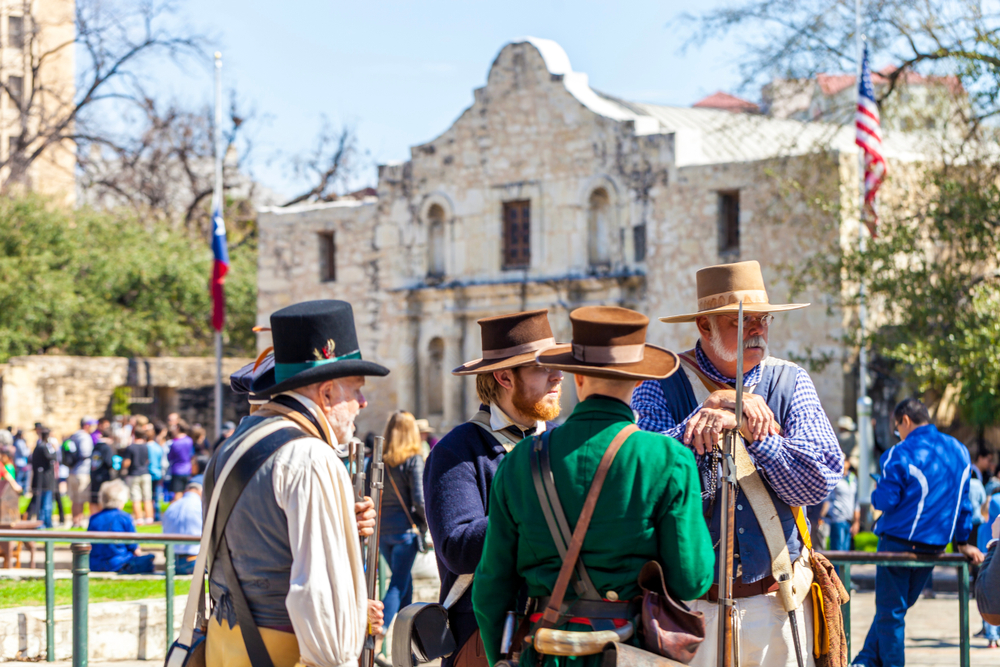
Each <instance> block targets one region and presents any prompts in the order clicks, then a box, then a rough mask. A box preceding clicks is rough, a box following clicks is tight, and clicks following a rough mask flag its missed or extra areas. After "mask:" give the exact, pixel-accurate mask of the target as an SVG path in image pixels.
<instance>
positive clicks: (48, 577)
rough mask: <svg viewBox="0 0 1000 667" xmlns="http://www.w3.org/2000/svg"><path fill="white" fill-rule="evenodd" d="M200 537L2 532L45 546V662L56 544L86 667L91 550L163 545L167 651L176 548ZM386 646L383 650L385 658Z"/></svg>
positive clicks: (49, 654)
mask: <svg viewBox="0 0 1000 667" xmlns="http://www.w3.org/2000/svg"><path fill="white" fill-rule="evenodd" d="M199 541H201V537H200V536H192V535H163V534H156V533H102V532H80V531H49V530H45V531H42V530H0V542H44V543H45V660H46V661H47V662H55V659H56V616H55V613H56V611H55V610H56V578H55V558H54V555H55V543H56V542H69V543H70V551H71V552H72V555H73V565H72V578H73V666H74V667H77V666H85V665H86V664H87V661H88V656H89V647H88V645H87V634H88V617H89V597H88V596H89V590H90V577H89V575H90V549H91V545H93V544H162V545H163V555H164V558H165V560H166V564H165V567H164V574H165V580H166V588H167V595H166V598H167V604H166V607H167V608H166V633H165V634H166V638H167V641H166V647H165V649H164V650H165V651H169V650H170V645H171V644H173V642H174V545H175V544H197V543H198V542H199ZM387 567H388V564H387V563H386V561H385V559H384V558H383V557H382V556H381V555H380V556H379V569H378V588H379V599H380V600H381V599H382V598H384V597H385V588H386V580H385V570H386V568H387ZM386 648H387V647H386V645H383V647H382V653H383V655H384V654H385V651H386Z"/></svg>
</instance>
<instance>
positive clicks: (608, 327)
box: [535, 306, 680, 380]
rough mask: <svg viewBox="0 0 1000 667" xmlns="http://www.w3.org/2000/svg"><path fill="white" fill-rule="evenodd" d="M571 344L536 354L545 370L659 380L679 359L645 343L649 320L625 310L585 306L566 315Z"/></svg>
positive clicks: (671, 372) (612, 377) (609, 377)
mask: <svg viewBox="0 0 1000 667" xmlns="http://www.w3.org/2000/svg"><path fill="white" fill-rule="evenodd" d="M569 319H570V322H571V323H572V324H573V342H572V343H570V344H569V345H557V346H555V347H551V348H549V349H547V350H543V351H542V352H539V353H538V354H537V355H536V356H535V359H536V360H537V361H538V363H539V364H541V365H542V366H545V367H546V368H555V369H558V370H561V371H565V372H567V373H573V374H575V375H589V376H592V377H599V378H608V379H611V380H662V379H663V378H665V377H669V376H671V375H673V373H674V372H675V371H676V370H677V366H678V363H679V362H680V360H679V359H678V358H677V355H676V354H674V353H673V352H671V351H670V350H664V349H663V348H662V347H657V346H655V345H650V344H649V343H647V342H646V328H647V327H648V326H649V318H648V317H646V316H645V315H643V314H642V313H637V312H635V311H634V310H629V309H628V308H618V307H617V306H585V307H583V308H577V309H576V310H574V311H573V312H572V313H570V314H569Z"/></svg>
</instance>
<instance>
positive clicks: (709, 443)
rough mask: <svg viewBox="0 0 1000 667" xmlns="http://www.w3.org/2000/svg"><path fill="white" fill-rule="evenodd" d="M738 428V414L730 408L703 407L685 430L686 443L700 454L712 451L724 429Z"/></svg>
mask: <svg viewBox="0 0 1000 667" xmlns="http://www.w3.org/2000/svg"><path fill="white" fill-rule="evenodd" d="M734 428H736V415H734V414H733V413H732V412H730V411H729V410H717V409H714V408H702V409H701V410H699V411H698V414H696V415H695V416H694V417H692V418H691V420H690V421H689V422H688V425H687V429H686V430H685V431H684V444H685V445H688V446H689V447H693V448H694V451H695V452H696V453H698V455H700V456H703V455H704V454H705V453H706V452H710V451H712V449H713V448H714V447H715V444H716V443H717V442H719V438H720V437H721V436H722V432H723V431H727V430H729V429H734Z"/></svg>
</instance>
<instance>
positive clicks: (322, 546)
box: [272, 392, 368, 667]
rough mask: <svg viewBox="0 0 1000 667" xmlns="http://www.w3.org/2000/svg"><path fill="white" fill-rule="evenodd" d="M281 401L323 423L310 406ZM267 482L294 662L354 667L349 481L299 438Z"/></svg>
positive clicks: (359, 575)
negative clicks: (285, 573) (278, 521)
mask: <svg viewBox="0 0 1000 667" xmlns="http://www.w3.org/2000/svg"><path fill="white" fill-rule="evenodd" d="M287 393H288V394H290V395H291V396H293V397H294V398H295V400H297V401H300V402H302V404H303V405H305V406H306V407H308V408H309V410H310V411H311V412H312V414H313V416H314V417H315V418H316V419H318V420H323V421H324V422H326V415H324V414H323V413H322V411H321V410H320V409H319V408H318V406H316V404H315V403H313V402H312V401H310V400H309V399H308V398H306V397H304V396H301V395H300V394H296V393H294V392H287ZM272 480H273V485H274V497H275V499H276V500H277V502H278V506H279V507H281V509H282V510H284V512H285V516H286V517H287V519H288V542H289V545H290V546H291V551H292V571H291V576H290V580H289V590H288V596H287V597H286V598H285V607H286V609H287V610H288V616H289V618H291V620H292V627H293V628H294V629H295V638H296V639H297V640H298V643H299V652H300V655H301V658H300V662H301V663H302V664H304V665H310V666H313V665H314V666H316V667H339V666H345V667H346V666H348V665H350V667H356V665H357V661H358V657H359V656H360V655H361V648H362V645H363V643H364V638H365V632H366V630H367V627H368V592H367V588H366V586H365V575H364V561H363V560H362V558H361V541H360V539H359V537H358V525H357V519H356V517H355V516H354V490H353V487H352V485H351V479H350V476H349V475H348V474H347V470H346V469H345V468H344V464H343V463H342V462H341V461H340V459H338V458H337V454H336V451H335V450H334V448H333V447H331V446H330V445H329V444H327V443H326V442H323V441H322V440H320V439H318V438H301V439H299V440H294V441H292V442H290V443H288V444H287V445H285V446H284V447H282V448H281V449H279V450H278V453H277V454H276V455H275V461H274V469H273V474H272Z"/></svg>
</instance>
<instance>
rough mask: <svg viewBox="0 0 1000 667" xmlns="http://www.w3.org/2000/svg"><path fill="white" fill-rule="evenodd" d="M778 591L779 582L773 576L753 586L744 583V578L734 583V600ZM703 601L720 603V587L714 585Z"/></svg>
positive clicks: (754, 583) (703, 597)
mask: <svg viewBox="0 0 1000 667" xmlns="http://www.w3.org/2000/svg"><path fill="white" fill-rule="evenodd" d="M776 590H778V582H777V581H775V579H774V577H772V576H771V575H768V576H766V577H764V578H763V579H761V580H760V581H755V582H753V583H752V584H745V583H743V579H742V578H739V579H736V580H734V581H733V599H740V598H752V597H754V596H755V595H764V594H766V593H773V592H774V591H776ZM701 599H702V600H708V601H709V602H718V601H719V585H718V584H712V587H711V588H709V589H708V593H705V595H703V596H702V597H701Z"/></svg>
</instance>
